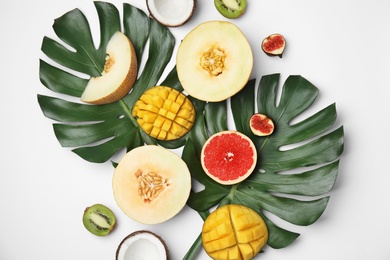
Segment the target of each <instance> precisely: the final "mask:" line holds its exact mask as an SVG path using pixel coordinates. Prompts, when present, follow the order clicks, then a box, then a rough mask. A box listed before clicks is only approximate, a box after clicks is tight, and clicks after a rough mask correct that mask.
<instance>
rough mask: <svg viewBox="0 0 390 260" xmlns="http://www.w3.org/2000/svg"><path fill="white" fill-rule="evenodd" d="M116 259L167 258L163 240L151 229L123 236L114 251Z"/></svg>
mask: <svg viewBox="0 0 390 260" xmlns="http://www.w3.org/2000/svg"><path fill="white" fill-rule="evenodd" d="M115 259H116V260H151V259H153V260H168V259H169V251H168V248H167V245H166V244H165V242H164V240H163V239H162V238H161V237H159V236H158V235H156V234H154V233H153V232H151V231H147V230H140V231H136V232H133V233H131V234H130V235H128V236H127V237H125V238H124V239H123V240H122V242H121V243H120V244H119V246H118V249H117V251H116V258H115Z"/></svg>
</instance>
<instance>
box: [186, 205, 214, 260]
mask: <svg viewBox="0 0 390 260" xmlns="http://www.w3.org/2000/svg"><path fill="white" fill-rule="evenodd" d="M198 213H199V215H200V216H201V218H202V219H203V220H206V218H207V216H208V215H210V212H209V211H200V212H198ZM201 246H202V233H200V234H199V236H198V237H197V238H196V240H195V241H194V243H193V244H192V246H191V247H190V249H189V250H188V252H187V254H186V255H185V256H184V257H183V260H193V259H195V257H196V255H197V254H198V252H199V250H200V247H201Z"/></svg>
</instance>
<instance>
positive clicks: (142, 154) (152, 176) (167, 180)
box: [112, 145, 191, 224]
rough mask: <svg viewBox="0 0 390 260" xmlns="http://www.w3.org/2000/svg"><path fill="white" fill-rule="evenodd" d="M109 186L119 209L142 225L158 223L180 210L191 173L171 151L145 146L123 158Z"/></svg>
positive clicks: (186, 192)
mask: <svg viewBox="0 0 390 260" xmlns="http://www.w3.org/2000/svg"><path fill="white" fill-rule="evenodd" d="M112 187H113V193H114V198H115V200H116V202H117V204H118V206H119V208H120V209H121V210H122V211H123V212H124V213H125V214H126V215H127V216H129V217H130V218H132V219H133V220H135V221H138V222H140V223H143V224H158V223H161V222H164V221H166V220H168V219H171V218H172V217H174V216H175V215H176V214H178V213H179V212H180V211H181V210H182V209H183V207H184V206H185V204H186V202H187V199H188V197H189V195H190V190H191V175H190V172H189V170H188V167H187V165H186V163H185V162H184V161H183V160H182V159H181V158H180V157H179V156H178V155H177V154H175V153H174V152H172V151H170V150H167V149H164V148H162V147H160V146H156V145H145V146H141V147H138V148H135V149H133V150H131V151H130V152H128V153H126V154H125V155H124V156H123V157H122V159H121V160H120V161H119V164H118V165H117V167H116V169H115V172H114V176H113V181H112Z"/></svg>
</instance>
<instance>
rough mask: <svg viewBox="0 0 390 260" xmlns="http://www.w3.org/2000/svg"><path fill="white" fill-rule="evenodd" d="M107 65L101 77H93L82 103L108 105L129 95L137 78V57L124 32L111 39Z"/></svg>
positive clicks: (108, 46) (115, 34)
mask: <svg viewBox="0 0 390 260" xmlns="http://www.w3.org/2000/svg"><path fill="white" fill-rule="evenodd" d="M106 53H107V56H106V63H105V64H104V71H103V72H102V75H101V76H99V77H91V78H90V80H89V81H88V84H87V86H86V88H85V90H84V92H83V94H82V95H81V101H83V102H86V103H91V104H95V105H101V104H108V103H112V102H115V101H118V100H119V99H121V98H123V97H124V96H126V95H127V93H129V91H130V89H131V88H132V87H133V84H134V82H135V80H136V78H137V71H138V68H137V57H136V53H135V50H134V47H133V44H132V43H131V41H130V39H129V38H128V37H127V36H126V35H125V34H123V33H122V32H116V33H114V35H113V36H112V37H111V38H110V40H109V42H108V44H107V48H106Z"/></svg>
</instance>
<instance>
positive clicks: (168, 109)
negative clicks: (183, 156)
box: [132, 86, 196, 140]
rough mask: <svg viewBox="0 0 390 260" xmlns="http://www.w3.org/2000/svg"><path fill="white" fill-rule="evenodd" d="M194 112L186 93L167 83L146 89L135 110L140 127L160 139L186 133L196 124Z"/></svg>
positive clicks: (133, 112)
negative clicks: (167, 85) (168, 85)
mask: <svg viewBox="0 0 390 260" xmlns="http://www.w3.org/2000/svg"><path fill="white" fill-rule="evenodd" d="M195 114H196V112H195V108H194V106H193V105H192V103H191V101H190V100H189V99H188V98H187V97H186V96H185V95H184V94H183V93H181V92H179V91H177V90H176V89H173V88H170V87H166V86H155V87H152V88H150V89H149V90H147V91H145V93H144V94H142V96H141V97H140V99H139V100H138V101H137V102H136V103H135V105H134V108H133V111H132V115H133V117H136V118H137V122H138V124H139V125H140V127H141V128H142V129H143V130H144V131H145V132H146V133H147V134H149V135H150V136H151V137H153V138H156V139H159V140H174V139H178V138H180V137H182V136H184V135H185V134H186V133H188V131H189V130H190V129H191V127H192V125H193V124H194V121H195Z"/></svg>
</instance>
